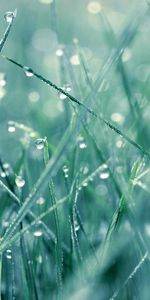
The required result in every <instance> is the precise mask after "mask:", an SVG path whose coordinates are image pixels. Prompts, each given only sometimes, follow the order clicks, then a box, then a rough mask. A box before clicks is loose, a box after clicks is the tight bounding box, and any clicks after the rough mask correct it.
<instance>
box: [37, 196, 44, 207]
mask: <svg viewBox="0 0 150 300" xmlns="http://www.w3.org/2000/svg"><path fill="white" fill-rule="evenodd" d="M36 203H37V204H38V205H43V204H44V203H45V199H44V198H43V197H40V198H39V199H37V201H36Z"/></svg>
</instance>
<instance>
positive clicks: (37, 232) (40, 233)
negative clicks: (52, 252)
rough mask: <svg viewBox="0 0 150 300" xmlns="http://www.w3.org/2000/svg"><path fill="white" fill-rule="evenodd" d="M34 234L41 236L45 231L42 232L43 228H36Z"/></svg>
mask: <svg viewBox="0 0 150 300" xmlns="http://www.w3.org/2000/svg"><path fill="white" fill-rule="evenodd" d="M33 235H34V236H35V237H40V236H42V235H43V232H42V231H41V230H35V231H34V232H33Z"/></svg>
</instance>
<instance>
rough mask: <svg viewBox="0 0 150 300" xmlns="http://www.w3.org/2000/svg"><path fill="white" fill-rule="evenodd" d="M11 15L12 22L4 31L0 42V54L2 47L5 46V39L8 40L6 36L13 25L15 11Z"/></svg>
mask: <svg viewBox="0 0 150 300" xmlns="http://www.w3.org/2000/svg"><path fill="white" fill-rule="evenodd" d="M12 14H13V15H12V20H11V22H10V23H9V24H8V26H7V28H6V31H5V32H4V35H3V37H2V39H1V40H0V52H1V51H2V49H3V47H4V45H5V42H6V40H7V38H8V35H9V33H10V30H11V27H12V25H13V22H14V19H15V17H16V15H17V10H15V11H14V12H13V13H12Z"/></svg>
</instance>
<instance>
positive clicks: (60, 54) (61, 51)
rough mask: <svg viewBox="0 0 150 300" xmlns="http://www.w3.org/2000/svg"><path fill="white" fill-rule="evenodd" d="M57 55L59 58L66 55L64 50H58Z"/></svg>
mask: <svg viewBox="0 0 150 300" xmlns="http://www.w3.org/2000/svg"><path fill="white" fill-rule="evenodd" d="M56 55H57V56H59V57H60V56H63V55H64V51H63V49H57V50H56Z"/></svg>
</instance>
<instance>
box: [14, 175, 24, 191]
mask: <svg viewBox="0 0 150 300" xmlns="http://www.w3.org/2000/svg"><path fill="white" fill-rule="evenodd" d="M15 183H16V185H17V187H18V188H22V187H23V186H24V185H25V180H24V179H23V178H22V176H16V179H15Z"/></svg>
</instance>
